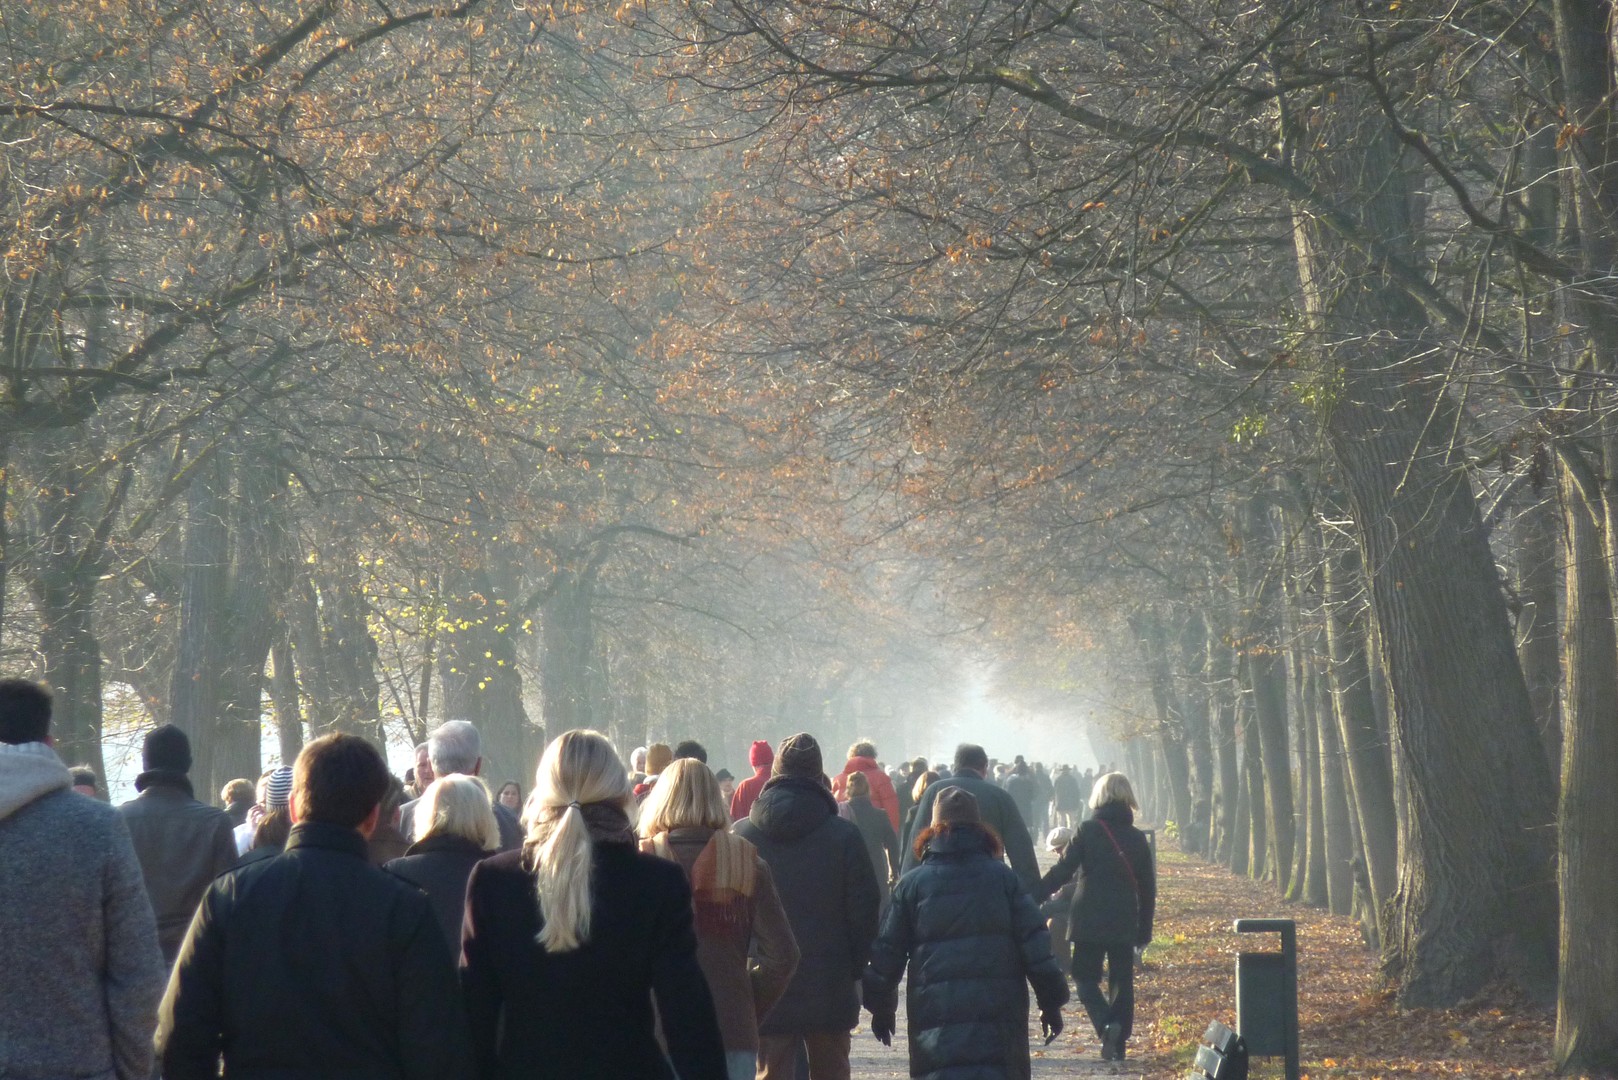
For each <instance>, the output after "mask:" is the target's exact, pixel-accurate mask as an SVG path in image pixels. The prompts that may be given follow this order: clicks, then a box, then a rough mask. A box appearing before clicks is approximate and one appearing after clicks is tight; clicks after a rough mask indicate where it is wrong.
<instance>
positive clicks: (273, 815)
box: [236, 765, 292, 865]
mask: <svg viewBox="0 0 1618 1080" xmlns="http://www.w3.org/2000/svg"><path fill="white" fill-rule="evenodd" d="M258 789H259V796H258V802H257V803H255V804H254V806H253V810H252V811H251V812H250V813H249V814H248V815H247V820H246V821H245V822H243V823H242V824H241V825H240V826H238V827H237V829H236V846H237V849H238V850H240V851H241V852H242V859H241V863H238V865H241V864H243V863H248V862H259V861H261V860H263V859H273V858H275V857H276V856H277V855H279V854H281V851H282V850H283V849H284V848H285V847H286V846H287V836H288V835H289V834H290V833H291V832H292V766H290V765H282V766H280V767H279V768H275V769H271V770H270V771H269V772H267V773H265V774H264V778H263V779H262V780H260V781H259V784H258ZM244 831H245V832H246V834H247V839H246V847H245V848H243V847H242V834H243V832H244Z"/></svg>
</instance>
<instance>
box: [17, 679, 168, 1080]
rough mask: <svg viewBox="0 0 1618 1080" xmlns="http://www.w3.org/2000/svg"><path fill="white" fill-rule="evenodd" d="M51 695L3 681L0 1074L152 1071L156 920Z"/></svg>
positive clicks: (46, 1079) (89, 1076)
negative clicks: (88, 790)
mask: <svg viewBox="0 0 1618 1080" xmlns="http://www.w3.org/2000/svg"><path fill="white" fill-rule="evenodd" d="M50 717H51V701H50V695H49V694H48V693H47V692H46V691H45V690H44V689H43V688H41V687H39V686H36V685H34V684H33V683H30V682H25V681H23V680H20V679H10V680H6V681H4V682H0V867H3V868H4V869H3V870H0V971H3V972H5V973H6V975H5V977H4V978H0V1076H3V1077H6V1078H7V1080H59V1078H60V1077H67V1076H71V1077H75V1078H83V1080H149V1077H150V1076H151V1072H152V1029H153V1027H154V1026H155V1024H156V1021H157V1003H158V1000H159V999H160V998H161V997H162V994H163V957H162V954H161V953H160V952H159V951H158V948H157V925H156V923H155V921H154V920H153V918H152V906H151V904H150V903H148V902H147V900H146V889H145V886H144V885H142V883H141V873H140V864H139V863H138V862H137V861H136V860H135V851H134V848H133V847H131V846H130V843H129V833H128V831H127V830H126V829H125V828H124V825H123V822H122V821H121V820H120V818H119V816H118V812H117V811H116V810H114V809H113V808H112V807H111V806H108V805H107V804H106V803H104V802H100V801H99V800H96V799H87V798H84V797H83V796H81V795H78V794H76V793H75V792H74V791H73V789H72V786H71V784H70V780H71V776H70V774H69V772H68V769H67V766H66V765H64V764H62V760H61V759H60V758H59V757H57V756H56V751H55V750H53V749H52V748H51V745H50Z"/></svg>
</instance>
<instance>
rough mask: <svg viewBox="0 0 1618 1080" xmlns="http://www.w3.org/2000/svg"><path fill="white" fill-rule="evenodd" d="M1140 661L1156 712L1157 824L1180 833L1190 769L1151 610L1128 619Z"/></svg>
mask: <svg viewBox="0 0 1618 1080" xmlns="http://www.w3.org/2000/svg"><path fill="white" fill-rule="evenodd" d="M1130 624H1131V626H1132V628H1133V629H1134V631H1135V639H1136V641H1137V642H1138V643H1139V645H1140V649H1141V658H1142V659H1143V660H1144V661H1145V662H1146V667H1147V671H1148V673H1149V678H1150V680H1151V685H1152V705H1153V707H1154V708H1155V709H1156V711H1157V738H1156V739H1155V740H1153V741H1154V742H1155V743H1156V744H1157V747H1156V750H1155V753H1156V754H1157V755H1158V756H1159V757H1160V758H1161V761H1162V766H1163V767H1162V769H1161V770H1159V769H1157V768H1156V767H1155V762H1154V769H1153V772H1154V773H1155V774H1156V777H1157V782H1158V790H1157V803H1158V815H1159V821H1161V822H1162V823H1165V824H1166V823H1167V822H1168V821H1170V820H1172V821H1173V822H1174V823H1175V825H1176V827H1177V828H1179V829H1181V830H1183V829H1185V827H1186V826H1187V824H1188V823H1189V822H1190V820H1191V770H1190V762H1189V759H1188V757H1187V754H1186V748H1185V723H1184V720H1183V719H1182V717H1181V711H1180V703H1179V701H1178V699H1177V698H1176V696H1175V693H1174V672H1173V669H1172V666H1171V661H1170V659H1169V642H1168V632H1167V630H1166V628H1165V627H1164V625H1163V619H1162V616H1161V615H1159V614H1158V613H1157V612H1155V611H1146V612H1141V613H1138V614H1137V615H1135V616H1133V617H1132V618H1131V619H1130Z"/></svg>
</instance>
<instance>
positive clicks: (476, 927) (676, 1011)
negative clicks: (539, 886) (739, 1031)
mask: <svg viewBox="0 0 1618 1080" xmlns="http://www.w3.org/2000/svg"><path fill="white" fill-rule="evenodd" d="M591 858H592V864H591V866H592V873H591V879H590V880H591V884H590V888H591V901H592V902H591V908H590V940H589V941H588V942H586V943H585V944H584V945H583V946H582V947H580V948H578V949H575V950H573V951H571V952H564V953H552V952H548V951H547V950H546V949H545V947H544V946H542V945H541V944H539V942H538V940H536V939H537V936H538V934H539V931H540V928H541V927H542V926H543V925H544V923H543V921H542V918H541V915H540V910H539V896H538V892H537V891H536V886H535V881H534V874H533V872H532V871H531V870H529V869H527V868H526V867H525V866H524V865H523V861H522V860H523V853H522V852H521V851H520V850H519V851H508V852H505V853H504V854H501V855H496V856H495V857H494V858H492V859H485V860H484V861H482V862H480V863H478V864H477V867H476V869H474V870H473V871H472V878H471V880H470V882H468V884H467V889H466V923H465V926H464V928H463V930H462V938H461V985H462V987H463V989H464V991H465V995H466V1011H467V1015H468V1017H469V1018H470V1020H471V1022H472V1047H473V1050H474V1051H475V1053H476V1055H477V1065H478V1075H479V1077H480V1078H481V1080H549V1078H553V1077H554V1078H555V1080H575V1078H580V1077H591V1078H592V1080H673V1078H674V1077H675V1076H676V1075H678V1076H679V1078H680V1080H725V1076H726V1072H725V1047H724V1043H723V1042H722V1041H721V1039H720V1034H719V1021H718V1019H717V1017H716V1016H715V1014H714V1004H713V996H712V994H710V993H709V991H708V982H707V980H706V979H705V978H704V977H703V974H702V969H701V968H700V967H699V966H697V937H696V932H695V930H694V929H693V927H692V916H691V889H690V887H689V886H688V885H687V884H686V881H685V872H684V871H683V870H681V869H680V868H679V866H677V865H675V864H674V863H672V862H669V861H667V860H665V859H659V858H656V857H654V856H651V855H642V854H641V853H640V852H638V851H636V850H635V848H634V846H633V845H631V844H628V843H613V842H607V841H597V842H596V843H595V845H594V850H593V852H592V855H591ZM654 998H655V999H656V1002H657V1014H656V1015H657V1016H659V1017H661V1018H662V1021H663V1030H664V1032H665V1033H666V1035H667V1038H668V1056H667V1057H665V1056H664V1054H663V1051H662V1049H660V1048H659V1046H658V1044H657V1038H656V1036H655V1034H654V1032H655V1027H654V1016H653V1011H652V1002H653V999H654ZM670 1059H672V1061H673V1066H674V1068H673V1070H671V1069H670V1068H669V1064H670Z"/></svg>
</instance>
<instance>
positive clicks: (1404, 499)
mask: <svg viewBox="0 0 1618 1080" xmlns="http://www.w3.org/2000/svg"><path fill="white" fill-rule="evenodd" d="M1321 10H1322V15H1321V18H1320V19H1319V20H1318V22H1317V23H1316V24H1314V25H1311V26H1309V27H1308V28H1307V30H1306V32H1305V33H1304V35H1303V36H1302V37H1301V38H1300V47H1307V46H1305V45H1302V43H1303V42H1309V41H1314V40H1316V39H1317V37H1318V35H1320V34H1322V33H1325V34H1332V35H1335V34H1338V33H1351V32H1354V29H1353V28H1352V27H1351V26H1349V25H1339V24H1338V23H1337V22H1336V18H1337V16H1336V15H1335V14H1333V13H1332V9H1330V8H1323V9H1321ZM1344 17H1345V18H1352V16H1351V15H1348V14H1346V13H1345V14H1344ZM1305 123H1307V124H1308V125H1309V126H1308V127H1307V130H1308V131H1309V138H1308V140H1307V141H1306V143H1302V144H1299V145H1294V146H1291V147H1289V152H1290V153H1293V154H1295V155H1296V158H1297V160H1298V162H1299V164H1300V166H1301V168H1302V170H1303V171H1304V173H1305V174H1306V175H1307V176H1309V178H1310V179H1311V180H1312V181H1313V182H1314V183H1315V184H1316V185H1317V186H1318V187H1320V188H1321V189H1322V190H1325V191H1327V192H1329V193H1331V194H1332V195H1334V196H1336V197H1337V198H1338V199H1339V200H1341V202H1342V205H1343V206H1344V207H1345V212H1346V213H1349V214H1352V215H1353V216H1354V217H1355V218H1356V219H1357V222H1358V224H1359V226H1360V228H1361V229H1362V230H1363V232H1364V233H1365V234H1366V235H1368V236H1372V237H1375V238H1376V239H1377V241H1378V242H1379V243H1380V244H1381V245H1383V250H1385V251H1391V252H1393V253H1395V254H1397V255H1398V256H1399V257H1401V258H1403V259H1406V260H1411V259H1413V258H1414V257H1415V249H1414V245H1413V243H1412V237H1413V235H1414V230H1415V225H1414V222H1413V220H1412V218H1411V211H1412V207H1413V206H1414V205H1415V203H1414V199H1413V190H1412V185H1411V184H1410V182H1409V180H1408V179H1407V177H1406V176H1405V174H1404V173H1403V172H1402V171H1401V167H1400V166H1401V163H1400V160H1399V150H1398V144H1397V142H1396V139H1395V137H1394V135H1393V133H1392V132H1390V131H1389V130H1388V129H1387V127H1386V123H1385V121H1384V119H1383V118H1382V116H1381V113H1380V111H1379V110H1378V108H1377V106H1376V103H1375V102H1374V101H1373V100H1372V99H1371V98H1370V96H1369V94H1368V93H1367V92H1366V91H1365V90H1364V89H1363V88H1362V87H1360V86H1358V85H1356V84H1351V83H1343V84H1339V85H1338V86H1337V87H1336V88H1335V93H1334V95H1333V97H1332V98H1331V99H1330V103H1329V106H1328V108H1327V109H1326V110H1324V111H1322V110H1318V109H1317V110H1314V112H1312V113H1311V115H1310V116H1309V117H1308V118H1307V119H1305V118H1303V117H1297V118H1293V117H1289V118H1288V124H1289V125H1294V126H1301V125H1303V124H1305ZM1294 236H1295V238H1296V241H1297V250H1298V265H1299V275H1300V278H1301V280H1302V283H1303V290H1304V296H1305V305H1306V312H1307V316H1308V323H1309V327H1310V330H1311V332H1312V333H1313V335H1314V337H1315V340H1316V341H1317V342H1318V343H1319V347H1320V348H1319V355H1320V356H1321V357H1322V359H1323V360H1324V361H1325V364H1326V368H1327V370H1328V371H1329V372H1330V377H1331V378H1332V380H1333V383H1334V387H1335V390H1334V395H1333V401H1332V403H1331V408H1330V410H1329V412H1328V414H1327V417H1326V425H1325V426H1326V435H1327V439H1328V442H1329V444H1330V446H1331V449H1332V453H1333V457H1334V459H1335V461H1336V463H1337V465H1338V467H1339V471H1340V474H1341V477H1342V481H1343V483H1344V485H1345V487H1346V490H1347V495H1348V500H1349V504H1350V506H1351V508H1352V511H1353V516H1354V520H1355V522H1356V524H1357V526H1358V536H1359V540H1360V544H1361V548H1362V556H1363V563H1362V565H1363V566H1364V567H1365V568H1366V571H1365V572H1366V574H1367V576H1368V578H1369V580H1370V584H1371V590H1370V592H1371V598H1372V604H1373V605H1374V607H1375V611H1376V621H1377V627H1378V632H1379V636H1380V641H1381V646H1382V650H1383V658H1384V661H1385V663H1386V665H1387V673H1388V682H1389V688H1390V690H1391V693H1392V699H1393V715H1394V720H1395V723H1396V725H1397V728H1398V745H1399V747H1400V753H1401V761H1400V766H1401V769H1402V775H1403V776H1404V777H1405V778H1406V781H1407V783H1408V786H1409V791H1410V796H1411V798H1410V803H1409V817H1408V821H1407V825H1406V834H1407V835H1406V839H1407V841H1408V842H1407V844H1406V845H1405V846H1404V850H1403V851H1402V852H1401V865H1400V880H1399V888H1398V891H1397V893H1396V894H1395V897H1394V905H1393V906H1394V913H1393V920H1392V922H1391V924H1390V926H1389V933H1387V934H1386V936H1385V940H1384V946H1385V950H1386V953H1385V958H1386V960H1387V963H1388V966H1389V969H1390V972H1391V973H1392V974H1393V975H1394V976H1395V978H1396V979H1397V980H1398V983H1399V995H1400V1001H1401V1003H1402V1004H1404V1005H1407V1006H1415V1005H1445V1004H1450V1003H1453V1002H1455V1001H1457V1000H1460V999H1462V998H1465V997H1468V996H1470V995H1471V994H1473V993H1475V992H1477V990H1479V989H1480V988H1481V987H1482V986H1483V985H1484V984H1485V983H1486V982H1487V981H1489V980H1490V979H1491V978H1494V977H1496V976H1498V975H1502V974H1510V975H1513V976H1515V977H1517V978H1519V979H1521V980H1523V981H1524V982H1525V983H1527V984H1528V985H1529V986H1530V988H1531V989H1534V990H1544V989H1547V988H1548V987H1549V986H1550V985H1551V984H1552V981H1553V979H1554V971H1555V929H1556V895H1555V892H1554V890H1552V889H1551V888H1550V882H1551V881H1552V880H1554V874H1553V870H1552V856H1553V848H1552V845H1551V843H1550V842H1549V838H1550V836H1551V835H1552V834H1551V829H1550V826H1551V825H1552V822H1553V818H1554V805H1553V800H1552V798H1551V792H1552V790H1553V782H1552V780H1551V776H1550V771H1549V769H1547V768H1543V767H1542V766H1543V763H1544V754H1543V752H1542V750H1541V748H1540V745H1539V736H1538V732H1537V731H1536V730H1535V727H1534V723H1533V711H1532V707H1531V705H1530V702H1529V700H1528V690H1527V686H1526V684H1525V683H1524V682H1523V678H1522V669H1521V668H1520V667H1519V666H1518V664H1517V656H1516V651H1515V645H1514V642H1513V640H1512V637H1511V632H1510V625H1509V621H1508V619H1507V614H1506V610H1505V602H1504V597H1503V596H1502V593H1501V589H1500V583H1499V580H1498V577H1497V576H1496V572H1495V566H1494V557H1493V554H1492V552H1490V550H1489V546H1488V540H1487V536H1486V535H1485V533H1484V530H1483V527H1482V521H1481V519H1480V515H1479V513H1478V509H1477V505H1476V502H1475V500H1474V498H1473V495H1472V491H1471V489H1470V487H1469V486H1468V484H1467V479H1466V476H1465V473H1464V466H1465V463H1464V460H1462V457H1461V456H1460V455H1459V454H1456V453H1455V452H1453V450H1452V448H1451V447H1450V446H1449V445H1448V444H1447V442H1446V440H1447V439H1448V437H1449V433H1450V432H1452V431H1454V430H1456V428H1457V425H1456V423H1455V410H1454V406H1453V403H1452V402H1451V401H1450V400H1449V399H1448V397H1447V396H1446V392H1445V389H1444V387H1443V384H1442V382H1441V381H1439V380H1441V378H1442V375H1443V370H1444V369H1443V357H1442V355H1441V350H1440V347H1439V343H1438V342H1437V341H1435V340H1434V339H1433V335H1432V334H1431V332H1430V328H1429V326H1428V323H1427V320H1426V316H1425V313H1424V312H1423V311H1422V310H1421V308H1420V307H1419V306H1418V305H1417V304H1416V303H1415V302H1414V301H1413V300H1411V299H1410V298H1409V297H1408V296H1407V295H1406V294H1405V293H1403V292H1402V291H1400V290H1398V289H1397V288H1395V287H1394V286H1393V285H1391V284H1390V278H1391V277H1392V274H1393V270H1392V268H1391V267H1390V265H1389V264H1388V262H1387V261H1386V259H1385V258H1384V257H1383V255H1382V254H1381V253H1380V252H1379V253H1377V254H1376V255H1374V256H1373V255H1371V254H1368V253H1367V252H1366V251H1365V250H1364V249H1363V248H1361V247H1356V246H1354V245H1351V244H1347V243H1344V242H1343V241H1342V239H1341V237H1340V235H1339V234H1337V233H1333V232H1329V231H1328V230H1327V229H1326V228H1324V227H1323V226H1322V224H1321V223H1320V221H1319V219H1318V218H1316V217H1314V216H1312V215H1310V214H1309V213H1308V212H1306V211H1300V213H1299V214H1298V217H1297V224H1296V228H1295V230H1294ZM1368 330H1372V331H1373V332H1372V333H1371V336H1369V337H1368V336H1367V332H1368ZM1508 775H1511V776H1514V777H1515V781H1514V782H1513V783H1512V784H1510V785H1508V786H1507V787H1506V788H1505V789H1502V788H1501V786H1500V785H1498V784H1488V783H1480V782H1479V778H1480V777H1502V776H1508Z"/></svg>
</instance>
